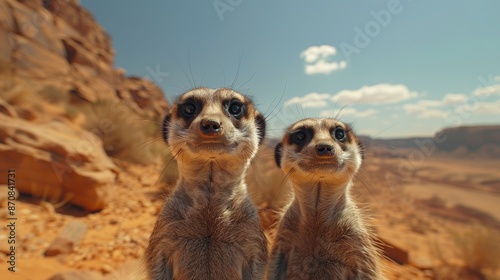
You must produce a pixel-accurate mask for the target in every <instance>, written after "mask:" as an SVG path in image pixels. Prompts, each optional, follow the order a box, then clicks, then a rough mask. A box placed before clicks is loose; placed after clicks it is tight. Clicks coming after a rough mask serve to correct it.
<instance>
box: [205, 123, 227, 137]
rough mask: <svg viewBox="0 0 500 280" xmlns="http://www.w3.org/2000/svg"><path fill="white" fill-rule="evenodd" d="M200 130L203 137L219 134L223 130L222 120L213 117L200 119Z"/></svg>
mask: <svg viewBox="0 0 500 280" xmlns="http://www.w3.org/2000/svg"><path fill="white" fill-rule="evenodd" d="M200 132H201V135H202V136H204V137H214V136H219V135H221V134H222V132H223V127H222V122H220V121H217V120H213V119H202V120H201V122H200Z"/></svg>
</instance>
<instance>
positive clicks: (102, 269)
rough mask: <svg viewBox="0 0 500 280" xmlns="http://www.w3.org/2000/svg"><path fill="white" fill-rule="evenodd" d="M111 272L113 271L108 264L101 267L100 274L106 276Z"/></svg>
mask: <svg viewBox="0 0 500 280" xmlns="http://www.w3.org/2000/svg"><path fill="white" fill-rule="evenodd" d="M112 271H113V268H112V267H111V266H110V265H109V264H105V265H103V266H101V272H102V273H105V274H108V273H111V272H112Z"/></svg>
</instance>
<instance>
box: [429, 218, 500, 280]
mask: <svg viewBox="0 0 500 280" xmlns="http://www.w3.org/2000/svg"><path fill="white" fill-rule="evenodd" d="M449 236H450V240H451V241H452V243H453V245H454V246H453V247H454V248H453V253H454V255H455V256H456V257H457V258H458V259H460V260H461V262H462V265H461V266H460V267H457V266H456V265H452V264H450V263H449V262H448V261H447V260H446V258H444V257H443V255H442V254H441V253H440V254H439V256H440V259H441V261H442V262H443V263H444V269H442V270H441V272H440V273H438V274H437V275H436V276H437V277H436V279H453V277H458V278H454V279H489V278H488V277H487V275H488V274H491V273H494V272H495V271H496V270H497V269H499V268H500V234H499V232H498V230H494V229H491V228H487V227H484V226H480V225H474V226H471V227H470V228H468V229H465V230H461V231H456V230H449ZM438 249H439V251H441V249H440V248H438ZM450 277H451V278H450Z"/></svg>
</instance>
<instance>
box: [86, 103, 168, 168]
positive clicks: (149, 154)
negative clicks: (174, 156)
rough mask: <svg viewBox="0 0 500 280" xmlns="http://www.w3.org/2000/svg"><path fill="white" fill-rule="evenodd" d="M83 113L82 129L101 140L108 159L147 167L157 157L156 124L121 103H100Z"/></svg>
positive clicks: (159, 137)
mask: <svg viewBox="0 0 500 280" xmlns="http://www.w3.org/2000/svg"><path fill="white" fill-rule="evenodd" d="M82 110H83V111H84V113H85V116H86V122H85V125H84V126H85V128H86V129H87V130H88V131H90V132H92V133H94V134H96V135H97V136H98V137H99V138H100V139H101V140H102V142H103V148H104V150H105V152H106V153H107V154H108V155H109V156H110V157H114V158H118V159H121V160H126V161H129V162H132V163H139V164H150V163H153V162H155V161H156V159H157V158H158V156H159V150H160V149H161V147H160V146H159V143H161V141H158V140H160V139H161V134H160V129H161V126H160V125H159V124H158V122H156V121H154V120H151V119H145V118H144V116H142V117H140V116H138V115H137V114H135V113H134V112H133V111H132V110H131V109H130V108H129V107H128V106H127V105H125V103H123V102H121V101H110V100H100V101H98V102H96V103H92V104H90V105H88V106H84V107H83V108H82Z"/></svg>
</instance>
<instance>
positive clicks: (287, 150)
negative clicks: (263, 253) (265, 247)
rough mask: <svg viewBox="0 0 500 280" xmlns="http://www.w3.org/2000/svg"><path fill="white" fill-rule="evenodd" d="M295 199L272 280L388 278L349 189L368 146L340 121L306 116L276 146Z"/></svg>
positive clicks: (275, 252)
mask: <svg viewBox="0 0 500 280" xmlns="http://www.w3.org/2000/svg"><path fill="white" fill-rule="evenodd" d="M275 160H276V164H277V165H278V166H279V167H280V168H281V169H282V170H283V171H284V172H285V173H286V176H287V178H289V180H290V182H291V184H292V186H293V190H294V199H293V201H292V202H291V203H290V205H289V206H288V208H287V210H286V212H285V214H284V216H283V219H282V220H281V221H280V224H279V228H278V232H277V234H276V239H275V240H274V243H273V245H272V249H271V254H270V259H269V264H268V270H267V277H268V279H272V280H278V279H301V280H305V279H311V280H321V279H329V280H331V279H342V280H343V279H384V278H383V276H382V273H381V269H380V267H379V259H378V258H379V253H378V249H377V247H376V246H375V245H374V242H373V240H372V234H371V233H370V231H369V230H368V229H367V227H366V226H365V224H364V222H363V218H362V216H361V213H360V210H359V209H358V208H357V206H356V205H355V203H354V202H353V200H352V199H351V196H350V194H349V190H350V188H351V187H352V184H353V183H352V181H353V177H354V176H355V174H356V172H357V171H358V170H359V168H360V166H361V163H362V160H363V148H362V145H361V143H360V142H359V140H358V138H357V137H356V135H355V134H354V132H353V131H352V129H351V128H350V127H349V126H348V125H347V124H344V123H342V122H340V121H338V120H335V119H329V118H322V119H304V120H301V121H298V122H297V123H295V124H293V125H292V126H290V127H289V128H288V129H287V130H286V133H285V135H284V137H283V138H282V139H281V142H279V143H278V144H277V146H276V148H275Z"/></svg>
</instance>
